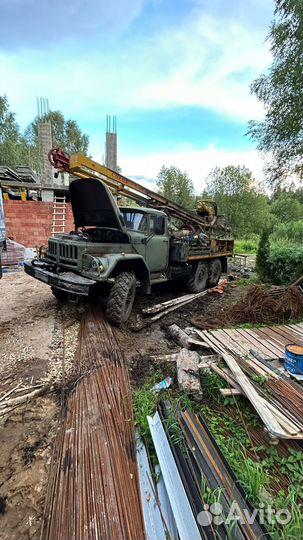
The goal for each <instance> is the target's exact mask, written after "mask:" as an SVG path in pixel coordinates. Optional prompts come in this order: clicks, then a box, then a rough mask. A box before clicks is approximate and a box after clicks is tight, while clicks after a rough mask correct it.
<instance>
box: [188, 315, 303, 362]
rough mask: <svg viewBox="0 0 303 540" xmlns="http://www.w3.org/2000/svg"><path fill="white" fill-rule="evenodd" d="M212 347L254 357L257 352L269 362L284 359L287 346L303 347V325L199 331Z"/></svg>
mask: <svg viewBox="0 0 303 540" xmlns="http://www.w3.org/2000/svg"><path fill="white" fill-rule="evenodd" d="M197 333H198V334H199V336H201V337H202V338H203V341H206V340H207V342H208V343H209V344H212V347H213V346H214V347H216V346H217V345H219V346H223V347H224V348H227V349H228V350H230V351H231V352H232V353H235V354H240V355H245V356H247V355H248V356H250V357H252V354H251V350H252V349H253V350H254V351H257V352H258V353H259V354H260V355H262V356H263V357H264V358H266V359H267V360H270V359H272V360H274V359H279V358H284V352H285V345H287V344H288V343H295V344H296V345H303V323H297V324H290V325H280V326H272V327H268V328H267V327H260V328H250V329H243V328H236V329H222V330H204V331H201V330H200V331H197Z"/></svg>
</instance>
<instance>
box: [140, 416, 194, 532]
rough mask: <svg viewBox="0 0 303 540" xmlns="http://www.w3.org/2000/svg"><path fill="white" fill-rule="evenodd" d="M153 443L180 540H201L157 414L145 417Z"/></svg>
mask: <svg viewBox="0 0 303 540" xmlns="http://www.w3.org/2000/svg"><path fill="white" fill-rule="evenodd" d="M147 419H148V423H149V428H150V431H151V435H152V439H153V443H154V446H155V449H156V453H157V457H158V460H159V464H160V467H161V471H162V474H163V478H164V482H165V487H166V490H167V493H168V497H169V501H170V504H171V507H172V511H173V514H174V518H175V521H176V525H177V528H178V533H179V538H180V540H200V539H201V540H202V536H201V534H200V531H199V528H198V525H197V521H196V516H195V515H194V514H193V511H192V509H191V506H190V503H189V500H188V498H187V495H186V491H185V489H184V486H183V483H182V480H181V477H180V474H179V472H178V469H177V465H176V463H175V460H174V457H173V454H172V451H171V448H170V445H169V442H168V440H167V436H166V434H165V431H164V428H163V426H162V422H161V419H160V416H159V413H158V412H157V413H156V414H155V416H154V417H150V416H148V417H147Z"/></svg>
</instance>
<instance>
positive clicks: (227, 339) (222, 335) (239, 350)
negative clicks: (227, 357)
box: [215, 330, 247, 356]
mask: <svg viewBox="0 0 303 540" xmlns="http://www.w3.org/2000/svg"><path fill="white" fill-rule="evenodd" d="M215 332H216V335H217V336H218V339H221V341H222V343H225V344H226V345H225V347H227V348H228V349H230V350H231V351H232V352H234V353H236V354H239V355H240V356H247V350H246V349H245V348H244V347H242V345H241V344H240V343H239V342H238V341H235V339H234V338H233V337H232V336H230V335H229V330H216V331H215Z"/></svg>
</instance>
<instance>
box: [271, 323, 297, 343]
mask: <svg viewBox="0 0 303 540" xmlns="http://www.w3.org/2000/svg"><path fill="white" fill-rule="evenodd" d="M274 333H275V334H276V335H278V336H280V337H281V338H283V340H284V343H283V348H284V347H285V345H286V343H285V340H286V341H287V343H293V341H294V340H296V341H297V338H296V337H295V335H294V334H292V333H291V332H287V330H286V329H285V328H284V327H282V326H279V327H278V326H276V327H275V329H274ZM277 339H278V338H277Z"/></svg>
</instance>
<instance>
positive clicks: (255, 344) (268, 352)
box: [238, 328, 279, 359]
mask: <svg viewBox="0 0 303 540" xmlns="http://www.w3.org/2000/svg"><path fill="white" fill-rule="evenodd" d="M238 332H239V333H240V334H241V335H242V336H244V337H245V338H246V339H247V341H248V342H249V343H251V344H252V346H253V347H255V348H256V347H259V348H262V350H263V351H264V352H263V355H265V358H266V359H269V358H279V356H278V355H277V354H275V353H273V351H271V350H270V349H269V348H268V346H267V342H265V343H266V344H263V343H261V341H259V340H258V339H257V338H256V337H255V335H254V333H253V330H244V329H242V328H239V329H238ZM252 346H250V349H252V348H253V347H252Z"/></svg>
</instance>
